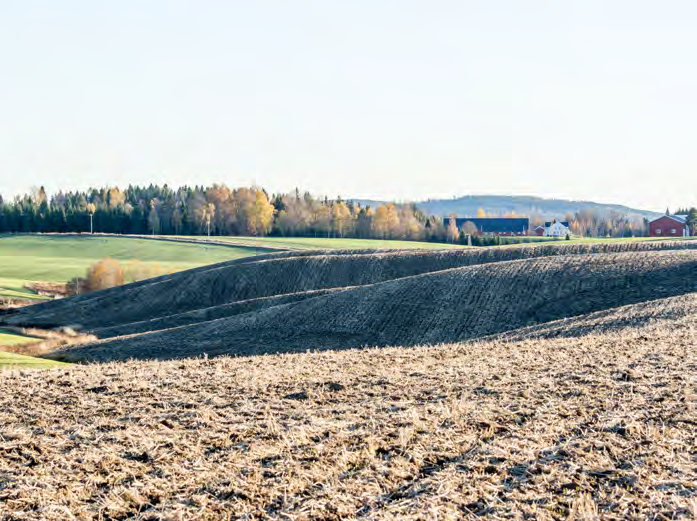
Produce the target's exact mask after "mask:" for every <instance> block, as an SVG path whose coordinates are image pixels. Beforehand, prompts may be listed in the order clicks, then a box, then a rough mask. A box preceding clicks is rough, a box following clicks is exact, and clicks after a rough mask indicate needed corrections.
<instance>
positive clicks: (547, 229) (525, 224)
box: [443, 217, 571, 237]
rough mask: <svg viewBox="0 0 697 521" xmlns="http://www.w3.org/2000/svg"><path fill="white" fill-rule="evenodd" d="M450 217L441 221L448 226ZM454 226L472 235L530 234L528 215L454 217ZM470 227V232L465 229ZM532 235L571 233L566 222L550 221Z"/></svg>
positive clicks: (510, 235)
mask: <svg viewBox="0 0 697 521" xmlns="http://www.w3.org/2000/svg"><path fill="white" fill-rule="evenodd" d="M450 220H451V218H450V217H446V218H445V220H444V221H443V223H444V224H445V227H446V228H447V227H448V226H450ZM455 226H457V229H458V230H463V231H465V232H466V233H471V234H474V235H499V236H502V237H517V236H526V235H530V234H531V231H530V219H529V218H528V217H476V218H470V217H456V218H455ZM468 229H470V230H471V231H470V232H467V230H468ZM532 234H533V235H538V236H544V237H566V236H567V235H571V229H570V227H569V223H568V222H562V221H550V222H546V223H545V225H544V226H538V227H537V228H535V229H534V230H532Z"/></svg>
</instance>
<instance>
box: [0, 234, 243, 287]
mask: <svg viewBox="0 0 697 521" xmlns="http://www.w3.org/2000/svg"><path fill="white" fill-rule="evenodd" d="M255 253H256V251H255V249H254V248H250V247H244V246H240V247H227V246H217V245H211V244H205V245H203V244H188V243H177V242H167V241H157V240H150V239H140V238H129V237H104V236H89V235H85V236H72V235H66V236H59V235H42V236H40V235H19V236H2V237H0V297H9V298H20V299H41V298H42V297H39V296H38V295H36V294H35V293H33V292H32V291H30V290H28V289H26V288H25V287H24V286H25V285H26V284H27V283H28V282H60V283H62V282H67V281H69V280H70V279H72V278H73V277H79V276H84V275H85V272H86V270H87V268H89V267H90V266H91V265H92V264H94V263H95V262H97V261H99V260H101V259H104V258H105V257H112V258H114V259H117V260H119V261H122V263H123V264H124V268H125V269H126V270H128V269H129V266H135V264H136V261H138V262H137V264H138V265H139V266H140V268H139V269H140V271H142V272H144V273H146V274H147V273H152V275H153V276H155V275H158V274H162V273H168V272H171V271H180V270H185V269H189V268H194V267H197V266H203V265H205V264H213V263H216V262H222V261H225V260H230V259H236V258H241V257H246V256H249V255H254V254H255Z"/></svg>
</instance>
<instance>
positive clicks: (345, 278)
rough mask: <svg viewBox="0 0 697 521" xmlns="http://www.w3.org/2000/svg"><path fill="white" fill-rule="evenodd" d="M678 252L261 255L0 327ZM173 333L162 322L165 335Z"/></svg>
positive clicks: (42, 309) (558, 248)
mask: <svg viewBox="0 0 697 521" xmlns="http://www.w3.org/2000/svg"><path fill="white" fill-rule="evenodd" d="M681 249H697V242H670V241H666V242H655V243H616V244H571V245H567V244H563V243H562V244H546V245H536V246H524V247H506V248H477V249H464V250H455V251H453V250H447V251H393V252H376V251H357V252H356V251H350V250H349V251H332V252H326V251H321V252H318V251H307V252H289V253H281V254H268V255H262V256H259V257H247V258H243V259H238V260H233V261H228V262H223V263H220V264H215V265H211V266H204V267H201V268H196V269H192V270H188V271H185V272H180V273H176V274H173V275H167V276H163V277H159V278H155V279H149V280H145V281H141V282H138V283H134V284H129V285H126V286H121V287H118V288H113V289H110V290H106V291H100V292H96V293H91V294H87V295H81V296H77V297H73V298H70V299H64V300H60V301H52V302H47V303H43V304H38V305H35V306H31V307H28V308H24V309H20V310H18V311H17V312H16V313H15V314H13V315H9V316H7V317H4V318H2V319H1V321H2V322H4V323H7V324H11V325H31V326H38V327H54V326H65V325H76V324H78V325H80V326H81V327H83V328H85V329H87V330H95V329H104V328H107V327H113V326H120V325H125V324H129V323H131V322H141V321H144V320H150V319H157V318H162V317H170V316H173V315H178V314H183V313H187V312H190V311H195V310H201V309H204V308H211V307H213V306H220V305H225V304H231V303H234V302H239V301H245V300H250V299H258V298H263V297H271V296H279V295H285V294H289V293H302V292H306V291H314V290H322V289H331V288H345V287H351V286H360V285H367V284H375V283H378V282H385V281H388V280H393V279H397V278H403V277H409V276H413V275H419V274H423V273H429V272H435V271H442V270H446V269H450V268H457V267H464V266H474V265H479V264H489V263H496V262H501V261H508V260H516V259H530V258H537V257H547V256H558V255H590V254H598V253H617V252H632V251H634V252H651V251H664V250H668V251H671V250H681ZM184 323H188V322H184ZM174 325H176V324H175V323H172V322H169V327H172V326H174ZM123 332H127V331H126V330H124V331H123ZM134 332H135V330H134Z"/></svg>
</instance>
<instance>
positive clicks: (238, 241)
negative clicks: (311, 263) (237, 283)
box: [211, 236, 464, 250]
mask: <svg viewBox="0 0 697 521" xmlns="http://www.w3.org/2000/svg"><path fill="white" fill-rule="evenodd" d="M211 239H215V240H216V241H220V242H227V243H230V244H233V245H239V246H244V247H251V248H254V247H259V248H276V249H288V250H317V249H322V250H323V249H327V250H369V249H393V250H394V249H397V250H424V249H425V250H438V249H444V248H447V249H450V248H463V247H464V246H461V245H458V244H444V243H437V242H419V241H393V240H380V239H337V238H327V237H224V236H223V237H215V238H213V237H211Z"/></svg>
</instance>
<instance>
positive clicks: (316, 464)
mask: <svg viewBox="0 0 697 521" xmlns="http://www.w3.org/2000/svg"><path fill="white" fill-rule="evenodd" d="M696 298H697V297H695V296H694V295H688V296H682V297H676V298H673V299H668V300H665V301H659V302H653V303H652V304H638V305H635V306H631V307H627V308H624V309H623V310H617V311H615V312H614V314H613V315H612V316H608V315H607V314H604V313H605V312H601V313H598V314H594V315H591V316H588V317H585V319H583V320H586V322H585V323H587V324H590V323H593V324H594V325H593V328H596V327H600V328H601V329H600V330H601V331H602V332H601V333H591V334H583V331H581V332H580V334H581V336H575V337H574V336H570V335H564V336H560V337H557V338H535V339H527V340H520V341H511V340H510V337H509V338H508V339H506V338H500V339H491V340H487V341H478V342H473V343H464V344H455V345H446V346H441V347H436V348H386V349H370V350H362V351H356V350H346V351H336V352H322V353H305V354H295V355H279V356H261V357H253V358H234V359H231V358H225V357H223V358H218V359H203V358H199V359H193V360H186V361H172V362H127V363H111V364H105V365H92V366H83V367H74V368H71V369H70V370H53V371H32V372H29V371H26V372H14V373H7V374H4V375H0V517H3V516H4V517H6V518H10V519H47V520H58V519H68V518H76V519H127V518H128V519H228V518H233V519H298V520H302V519H455V518H467V519H476V518H487V519H524V518H527V519H541V520H545V519H555V520H566V519H666V520H668V519H695V518H696V516H697V449H696V447H697V358H696V356H695V348H694V346H695V343H696V341H697V332H696V331H695V329H694V327H693V322H694V309H695V307H696V305H697V304H696V302H697V300H696ZM656 309H658V310H660V311H658V312H657V313H654V311H652V310H656ZM620 315H626V316H631V317H632V318H631V320H627V321H625V322H621V323H618V322H617V319H618V318H621V317H620ZM671 316H672V317H673V318H672V319H671V318H670V317H671ZM603 325H604V327H603ZM566 327H567V328H571V327H572V323H571V322H566ZM529 333H530V331H528V334H529ZM542 336H544V335H542Z"/></svg>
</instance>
